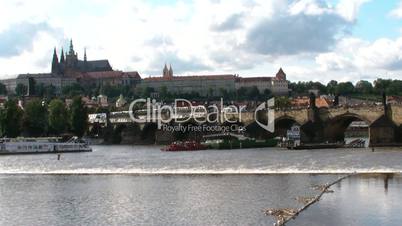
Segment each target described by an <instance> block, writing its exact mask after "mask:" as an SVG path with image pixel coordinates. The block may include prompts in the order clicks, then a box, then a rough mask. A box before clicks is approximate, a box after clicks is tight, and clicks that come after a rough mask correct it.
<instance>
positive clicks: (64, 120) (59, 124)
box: [48, 99, 68, 135]
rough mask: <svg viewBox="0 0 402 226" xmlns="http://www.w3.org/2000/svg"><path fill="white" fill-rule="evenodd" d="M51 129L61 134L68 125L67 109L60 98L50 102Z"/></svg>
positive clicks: (49, 118) (49, 117)
mask: <svg viewBox="0 0 402 226" xmlns="http://www.w3.org/2000/svg"><path fill="white" fill-rule="evenodd" d="M48 109H49V116H48V121H49V131H50V132H51V133H53V134H56V135H59V134H61V133H63V132H64V131H65V130H66V129H67V126H68V114H67V109H66V107H65V105H64V103H63V101H61V100H60V99H53V100H52V101H50V103H49V107H48Z"/></svg>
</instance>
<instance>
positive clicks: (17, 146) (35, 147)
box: [0, 137, 92, 155]
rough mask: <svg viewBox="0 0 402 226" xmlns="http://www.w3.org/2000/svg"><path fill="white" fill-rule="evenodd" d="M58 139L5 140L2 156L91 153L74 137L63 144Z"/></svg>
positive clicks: (2, 142) (0, 149) (2, 141)
mask: <svg viewBox="0 0 402 226" xmlns="http://www.w3.org/2000/svg"><path fill="white" fill-rule="evenodd" d="M60 140H61V138H58V137H41V138H3V139H1V140H0V154H3V155H4V154H40V153H63V152H91V151H92V149H91V148H90V147H89V146H88V144H87V143H85V142H84V141H83V140H81V139H79V138H77V137H72V138H71V139H70V140H68V141H66V142H61V141H60Z"/></svg>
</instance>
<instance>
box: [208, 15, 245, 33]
mask: <svg viewBox="0 0 402 226" xmlns="http://www.w3.org/2000/svg"><path fill="white" fill-rule="evenodd" d="M243 17H244V15H243V14H242V13H235V14H233V15H231V16H229V17H228V18H226V20H225V21H223V22H221V23H219V24H213V25H212V26H211V29H212V30H213V31H232V30H236V29H239V28H241V27H242V26H243V21H242V18H243Z"/></svg>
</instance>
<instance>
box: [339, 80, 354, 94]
mask: <svg viewBox="0 0 402 226" xmlns="http://www.w3.org/2000/svg"><path fill="white" fill-rule="evenodd" d="M336 90H337V93H338V94H340V95H349V94H352V93H354V91H355V87H354V86H353V84H352V83H351V82H341V83H339V84H338V86H337V89H336Z"/></svg>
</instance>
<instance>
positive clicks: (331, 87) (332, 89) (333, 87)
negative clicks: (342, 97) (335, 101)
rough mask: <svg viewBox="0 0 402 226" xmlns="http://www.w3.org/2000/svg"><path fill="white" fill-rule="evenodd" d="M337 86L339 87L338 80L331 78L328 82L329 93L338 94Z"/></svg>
mask: <svg viewBox="0 0 402 226" xmlns="http://www.w3.org/2000/svg"><path fill="white" fill-rule="evenodd" d="M337 87H338V82H337V81H335V80H331V81H330V82H328V84H327V92H328V94H337V93H336V91H337Z"/></svg>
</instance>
